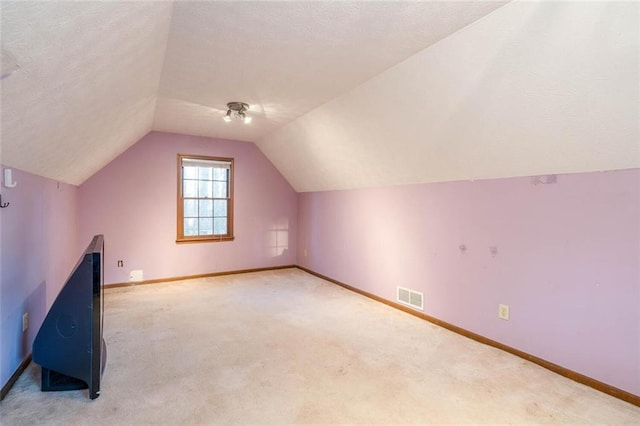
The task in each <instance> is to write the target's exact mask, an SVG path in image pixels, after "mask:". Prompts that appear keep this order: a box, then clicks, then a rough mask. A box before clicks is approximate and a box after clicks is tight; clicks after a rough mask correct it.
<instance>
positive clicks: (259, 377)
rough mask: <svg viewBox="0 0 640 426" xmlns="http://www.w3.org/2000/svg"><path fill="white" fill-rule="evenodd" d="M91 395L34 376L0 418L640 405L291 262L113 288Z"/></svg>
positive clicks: (583, 411)
mask: <svg viewBox="0 0 640 426" xmlns="http://www.w3.org/2000/svg"><path fill="white" fill-rule="evenodd" d="M105 311H106V316H105V339H106V341H107V345H108V351H109V354H108V362H107V368H106V371H105V374H104V376H103V381H102V394H101V396H100V397H99V398H98V399H96V400H94V401H91V400H89V399H88V397H87V391H86V390H85V391H68V392H47V393H43V392H40V390H39V380H40V369H39V367H38V366H36V365H34V364H31V365H30V366H29V368H28V369H27V371H25V373H24V374H23V375H22V376H21V377H20V379H19V380H18V382H17V383H16V385H15V386H14V388H13V389H12V390H11V392H10V393H9V395H8V396H7V397H6V399H5V400H4V401H3V402H2V403H1V404H0V416H1V417H0V422H1V423H2V425H32V424H43V425H45V424H46V425H52V424H59V425H63V424H64V425H68V424H109V425H121V424H122V425H124V424H254V425H266V424H278V425H284V424H389V425H392V424H394V425H395V424H442V423H454V424H461V423H476V424H477V423H490V424H495V423H510V424H524V423H571V424H587V423H589V424H594V423H595V424H598V423H607V424H625V423H626V424H632V423H634V424H638V421H639V420H640V408H638V407H635V406H633V405H631V404H628V403H625V402H623V401H620V400H617V399H615V398H612V397H610V396H608V395H605V394H602V393H599V392H597V391H595V390H592V389H590V388H587V387H585V386H582V385H580V384H577V383H575V382H572V381H570V380H568V379H565V378H563V377H560V376H558V375H556V374H554V373H551V372H549V371H547V370H545V369H542V368H540V367H538V366H536V365H534V364H531V363H529V362H527V361H524V360H522V359H520V358H517V357H514V356H512V355H509V354H507V353H504V352H502V351H499V350H497V349H493V348H491V347H487V346H484V345H482V344H479V343H476V342H474V341H471V340H469V339H466V338H464V337H461V336H458V335H456V334H454V333H451V332H449V331H447V330H444V329H441V328H439V327H436V326H434V325H432V324H429V323H427V322H424V321H422V320H420V319H417V318H414V317H412V316H410V315H407V314H405V313H402V312H400V311H397V310H394V309H392V308H390V307H387V306H385V305H382V304H380V303H377V302H374V301H371V300H369V299H366V298H364V297H362V296H359V295H357V294H354V293H352V292H349V291H347V290H344V289H342V288H340V287H337V286H335V285H333V284H330V283H327V282H325V281H323V280H320V279H318V278H316V277H313V276H311V275H308V274H306V273H304V272H302V271H300V270H297V269H287V270H280V271H270V272H261V273H252V274H243V275H234V276H226V277H217V278H208V279H198V280H190V281H180V282H174V283H166V284H154V285H143V286H137V287H127V288H120V289H111V290H108V291H107V292H106V309H105Z"/></svg>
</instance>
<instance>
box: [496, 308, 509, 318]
mask: <svg viewBox="0 0 640 426" xmlns="http://www.w3.org/2000/svg"><path fill="white" fill-rule="evenodd" d="M498 318H500V319H503V320H509V305H502V304H500V305H498Z"/></svg>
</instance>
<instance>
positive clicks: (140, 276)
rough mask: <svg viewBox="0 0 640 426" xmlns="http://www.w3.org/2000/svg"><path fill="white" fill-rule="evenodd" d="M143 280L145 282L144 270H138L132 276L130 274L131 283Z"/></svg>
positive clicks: (132, 272)
mask: <svg viewBox="0 0 640 426" xmlns="http://www.w3.org/2000/svg"><path fill="white" fill-rule="evenodd" d="M143 280H144V276H143V273H142V269H136V270H134V271H131V274H129V281H132V282H138V281H143Z"/></svg>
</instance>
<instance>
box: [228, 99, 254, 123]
mask: <svg viewBox="0 0 640 426" xmlns="http://www.w3.org/2000/svg"><path fill="white" fill-rule="evenodd" d="M227 108H228V109H227V114H226V115H225V116H224V118H223V119H224V121H226V122H227V123H228V122H230V121H231V119H232V118H236V119H238V120H242V121H243V122H244V124H249V123H251V117H249V116H247V114H246V113H247V111H248V110H249V104H247V103H244V102H229V103H228V104H227Z"/></svg>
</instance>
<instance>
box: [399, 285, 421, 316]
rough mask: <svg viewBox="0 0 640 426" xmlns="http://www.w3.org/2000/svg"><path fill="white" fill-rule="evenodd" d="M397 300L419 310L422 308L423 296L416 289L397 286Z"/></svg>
mask: <svg viewBox="0 0 640 426" xmlns="http://www.w3.org/2000/svg"><path fill="white" fill-rule="evenodd" d="M398 302H400V303H402V304H403V305H407V306H411V307H412V308H415V309H419V310H421V311H422V310H424V297H423V294H422V293H420V292H418V291H414V290H409V289H408V288H404V287H398Z"/></svg>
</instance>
